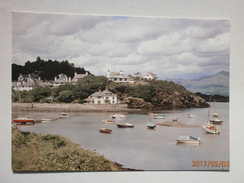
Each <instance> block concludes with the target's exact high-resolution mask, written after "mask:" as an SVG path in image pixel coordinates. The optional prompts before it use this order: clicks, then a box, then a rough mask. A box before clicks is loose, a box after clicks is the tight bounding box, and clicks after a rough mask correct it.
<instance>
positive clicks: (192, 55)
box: [12, 12, 230, 79]
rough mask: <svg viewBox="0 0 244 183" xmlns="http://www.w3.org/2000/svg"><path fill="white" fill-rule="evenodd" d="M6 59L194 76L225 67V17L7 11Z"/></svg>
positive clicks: (163, 75) (99, 70)
mask: <svg viewBox="0 0 244 183" xmlns="http://www.w3.org/2000/svg"><path fill="white" fill-rule="evenodd" d="M12 24H13V25H12V46H13V48H12V63H15V64H18V65H24V64H25V63H26V62H27V61H31V62H33V61H35V60H36V58H37V57H38V56H40V57H41V59H43V60H46V61H47V60H48V59H51V60H58V61H63V60H68V61H69V62H70V63H74V65H75V66H76V67H84V68H85V70H87V71H90V72H91V73H92V74H94V75H104V76H106V74H107V71H108V70H110V71H112V72H119V71H120V70H122V71H124V72H125V75H132V76H134V75H135V73H137V72H139V73H141V74H142V75H143V74H146V73H147V72H152V73H154V74H156V75H157V76H158V78H159V79H197V78H200V77H203V76H209V75H213V74H217V73H218V72H220V71H222V70H225V71H229V62H230V61H229V60H230V21H229V20H227V19H183V18H181V19H179V18H163V17H130V16H97V15H74V14H48V13H26V12H13V13H12Z"/></svg>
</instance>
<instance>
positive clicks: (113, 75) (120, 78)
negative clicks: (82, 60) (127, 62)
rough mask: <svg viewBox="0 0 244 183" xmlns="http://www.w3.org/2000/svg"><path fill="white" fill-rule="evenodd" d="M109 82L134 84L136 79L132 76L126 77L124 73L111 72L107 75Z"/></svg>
mask: <svg viewBox="0 0 244 183" xmlns="http://www.w3.org/2000/svg"><path fill="white" fill-rule="evenodd" d="M107 78H108V80H111V81H114V82H117V83H134V82H135V81H134V79H133V78H132V77H130V76H125V74H124V71H120V72H110V70H108V73H107Z"/></svg>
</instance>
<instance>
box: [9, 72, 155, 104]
mask: <svg viewBox="0 0 244 183" xmlns="http://www.w3.org/2000/svg"><path fill="white" fill-rule="evenodd" d="M89 75H91V74H90V73H89V72H86V73H85V74H77V73H76V72H75V73H74V77H73V79H71V77H68V76H67V75H65V74H63V73H61V74H59V75H58V76H56V77H55V78H54V81H53V82H44V81H42V80H41V78H40V77H39V76H38V74H35V73H32V74H27V75H24V74H21V73H20V75H19V77H18V80H17V81H15V82H12V88H13V90H15V91H30V90H33V89H34V88H35V87H38V86H43V87H45V86H48V87H56V86H59V85H64V84H75V83H76V82H77V81H78V80H79V79H80V78H83V77H85V76H89ZM107 78H108V80H111V81H114V82H117V83H130V84H133V83H135V80H134V78H133V77H131V76H126V75H125V73H124V71H120V72H111V71H110V70H108V72H107ZM142 78H143V79H148V80H157V79H158V77H157V76H156V74H154V73H152V72H148V73H146V74H144V75H143V76H142ZM96 95H97V94H96ZM109 100H110V99H109ZM99 101H100V100H97V99H95V100H94V103H96V102H97V103H99ZM100 102H101V103H103V102H104V101H102V100H101V101H100ZM111 102H112V103H114V101H112V100H111ZM105 103H106V101H105Z"/></svg>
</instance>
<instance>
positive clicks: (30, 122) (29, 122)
mask: <svg viewBox="0 0 244 183" xmlns="http://www.w3.org/2000/svg"><path fill="white" fill-rule="evenodd" d="M13 122H14V124H15V125H34V124H35V121H34V119H31V118H15V119H13Z"/></svg>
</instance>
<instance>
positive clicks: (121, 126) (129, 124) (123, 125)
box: [116, 123, 134, 128]
mask: <svg viewBox="0 0 244 183" xmlns="http://www.w3.org/2000/svg"><path fill="white" fill-rule="evenodd" d="M116 125H117V126H118V127H120V128H128V127H129V128H132V127H134V125H133V124H131V123H118V124H116Z"/></svg>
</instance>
